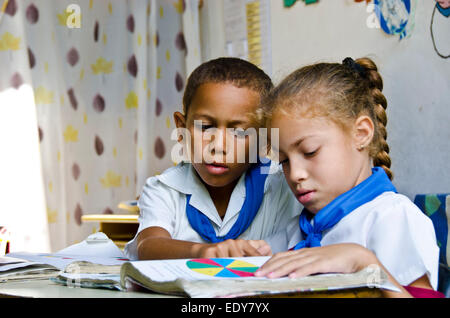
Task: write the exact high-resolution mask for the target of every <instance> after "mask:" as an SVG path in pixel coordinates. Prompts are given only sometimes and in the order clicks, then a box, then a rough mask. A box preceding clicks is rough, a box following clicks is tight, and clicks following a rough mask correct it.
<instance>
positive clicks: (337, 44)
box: [271, 0, 450, 199]
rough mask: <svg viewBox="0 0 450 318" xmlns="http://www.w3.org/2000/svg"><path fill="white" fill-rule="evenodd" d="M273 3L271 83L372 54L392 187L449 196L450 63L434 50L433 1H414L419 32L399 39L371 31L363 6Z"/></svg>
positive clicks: (344, 1)
mask: <svg viewBox="0 0 450 318" xmlns="http://www.w3.org/2000/svg"><path fill="white" fill-rule="evenodd" d="M271 4H272V8H271V17H272V21H271V23H272V57H273V65H272V69H273V74H272V76H273V79H274V81H275V82H278V81H279V80H280V79H281V78H283V76H285V75H287V74H288V73H289V72H290V71H292V70H294V69H296V68H297V67H300V66H303V65H305V64H309V63H315V62H321V61H333V62H336V61H337V62H340V61H342V60H343V59H344V58H345V57H347V56H350V57H353V58H355V59H356V58H358V57H363V56H369V57H371V58H372V59H373V60H374V61H375V62H376V63H377V65H378V67H379V71H380V73H381V75H382V77H383V79H384V90H383V93H384V94H385V96H386V98H387V100H388V110H387V114H388V126H387V130H388V143H389V146H390V148H391V152H390V154H391V158H392V170H393V171H394V174H395V177H394V184H395V185H396V187H397V189H398V190H399V192H401V193H404V194H406V195H407V196H409V197H410V198H411V199H413V198H414V195H415V194H417V193H434V192H450V103H449V100H450V60H449V59H443V58H441V57H439V56H438V55H437V54H436V52H435V51H434V48H433V44H432V40H431V35H430V22H431V15H432V12H433V8H434V6H435V1H434V0H419V1H417V7H416V13H415V27H414V30H413V32H412V33H411V36H410V37H409V38H405V39H402V40H401V41H399V36H390V35H387V34H385V33H384V32H383V31H382V30H381V29H375V28H369V27H367V24H366V21H367V19H368V17H369V13H367V12H366V9H367V6H366V4H365V2H361V3H355V2H354V1H353V0H339V1H336V0H320V2H319V3H317V4H313V5H305V4H304V3H303V2H302V1H297V3H296V4H295V5H294V6H293V7H292V8H289V9H286V8H284V7H283V1H281V0H280V1H277V0H276V1H273V0H272V1H271ZM448 19H449V20H448V22H447V27H450V18H448ZM447 30H448V31H447V32H448V33H447V34H448V35H449V36H448V38H447V39H448V40H450V30H449V29H448V28H447ZM449 44H450V43H449ZM447 54H448V53H447Z"/></svg>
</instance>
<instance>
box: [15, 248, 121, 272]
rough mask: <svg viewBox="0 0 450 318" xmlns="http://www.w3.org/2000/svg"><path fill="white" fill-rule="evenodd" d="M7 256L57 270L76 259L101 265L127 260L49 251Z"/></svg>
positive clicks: (19, 265)
mask: <svg viewBox="0 0 450 318" xmlns="http://www.w3.org/2000/svg"><path fill="white" fill-rule="evenodd" d="M7 256H8V257H14V258H19V259H23V260H26V261H29V262H32V263H33V264H47V265H51V266H54V267H56V268H58V269H59V270H64V269H65V268H66V266H67V265H69V264H70V263H73V262H76V261H86V262H90V263H94V264H101V265H121V264H123V263H125V262H126V261H128V259H126V258H120V257H111V258H107V257H95V256H89V255H88V256H82V255H66V254H64V255H62V254H56V253H55V254H51V253H28V252H17V253H10V254H7ZM28 265H30V264H29V263H22V264H21V263H17V264H11V266H15V267H16V268H18V267H23V266H28Z"/></svg>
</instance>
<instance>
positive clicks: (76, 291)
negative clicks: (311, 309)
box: [0, 279, 381, 298]
mask: <svg viewBox="0 0 450 318" xmlns="http://www.w3.org/2000/svg"><path fill="white" fill-rule="evenodd" d="M2 297H20V298H21V297H24V298H179V297H178V296H170V295H162V294H156V293H151V292H132V291H127V292H121V291H117V290H107V289H98V288H79V287H67V286H64V285H60V284H56V283H54V282H52V281H50V280H48V279H43V280H31V281H21V282H8V283H0V298H2ZM270 297H275V298H276V297H282V298H291V297H292V298H373V297H376V298H377V297H381V292H380V290H379V289H374V288H362V289H353V290H342V291H322V292H311V293H300V294H280V295H266V296H264V295H263V296H255V298H270Z"/></svg>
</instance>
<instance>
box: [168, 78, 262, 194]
mask: <svg viewBox="0 0 450 318" xmlns="http://www.w3.org/2000/svg"><path fill="white" fill-rule="evenodd" d="M258 104H259V95H258V93H256V92H254V91H252V90H249V89H247V88H238V87H236V86H234V85H232V84H224V83H221V84H217V83H206V84H202V85H200V86H199V87H198V88H197V91H196V93H195V96H194V98H193V100H192V103H191V105H189V109H188V114H187V118H184V116H183V115H181V114H180V113H178V114H175V117H176V118H177V116H178V118H179V119H178V120H179V122H180V121H184V123H182V124H177V126H180V125H181V126H184V127H185V128H187V129H188V130H189V132H190V137H191V139H190V141H189V142H188V151H190V158H191V162H192V165H193V167H194V168H195V170H196V171H197V173H198V174H199V176H200V178H201V179H202V180H203V181H204V182H205V183H206V184H207V185H209V186H212V187H224V186H227V185H231V184H232V183H233V182H234V181H236V182H237V180H238V179H239V177H240V176H241V175H242V174H243V173H244V172H245V171H246V170H247V169H248V168H249V166H250V164H251V163H249V160H248V159H249V158H248V154H249V148H250V146H251V145H253V140H255V142H256V138H255V139H253V138H251V137H250V136H249V135H246V134H244V132H245V130H247V129H249V128H252V127H253V121H252V120H251V116H250V114H252V113H254V112H255V110H256V108H257V107H258ZM180 116H181V117H183V118H180ZM176 120H177V119H176ZM255 137H256V135H255Z"/></svg>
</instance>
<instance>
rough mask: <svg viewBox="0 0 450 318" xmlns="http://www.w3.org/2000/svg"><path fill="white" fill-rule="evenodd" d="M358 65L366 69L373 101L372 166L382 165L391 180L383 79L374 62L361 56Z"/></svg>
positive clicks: (357, 61)
mask: <svg viewBox="0 0 450 318" xmlns="http://www.w3.org/2000/svg"><path fill="white" fill-rule="evenodd" d="M355 62H356V63H358V64H359V65H361V66H363V67H364V68H365V69H366V71H367V73H366V74H367V75H366V77H367V79H368V83H369V89H370V93H371V98H372V101H373V103H372V104H373V107H374V114H375V117H376V123H375V126H376V127H375V134H374V138H373V141H372V144H373V152H372V154H371V156H372V158H373V164H374V166H378V167H382V168H383V169H384V171H385V172H386V174H387V175H388V177H389V178H390V179H391V180H392V179H393V173H392V171H391V169H390V168H391V157H390V156H389V145H388V143H387V141H386V139H387V130H386V125H387V114H386V108H387V100H386V97H385V96H384V95H383V93H382V90H383V79H382V78H381V75H380V74H379V73H378V68H377V66H376V65H375V63H374V62H373V61H372V60H370V59H368V58H361V59H357V60H356V61H355Z"/></svg>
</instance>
